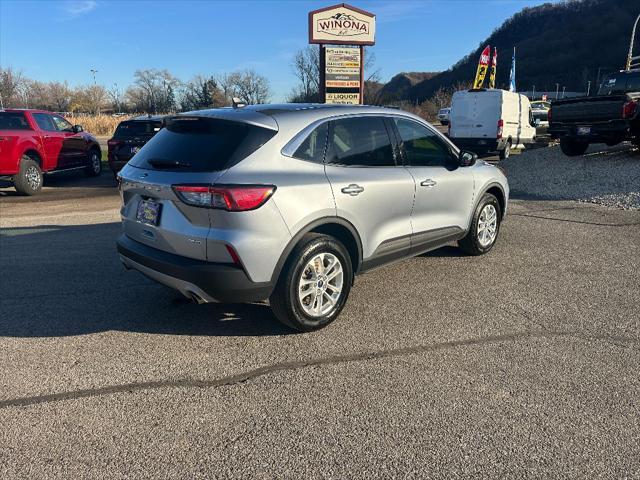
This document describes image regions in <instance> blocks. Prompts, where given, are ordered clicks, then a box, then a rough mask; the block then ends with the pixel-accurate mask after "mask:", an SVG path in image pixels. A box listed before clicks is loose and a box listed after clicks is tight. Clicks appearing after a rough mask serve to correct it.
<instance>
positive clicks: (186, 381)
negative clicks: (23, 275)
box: [0, 330, 638, 409]
mask: <svg viewBox="0 0 640 480" xmlns="http://www.w3.org/2000/svg"><path fill="white" fill-rule="evenodd" d="M571 336H573V337H578V338H581V339H584V340H587V341H593V340H604V341H607V340H609V341H610V340H611V339H610V337H607V336H592V335H585V334H584V333H583V332H580V331H570V330H557V331H551V330H537V331H526V332H516V333H510V334H502V335H491V336H488V337H481V338H470V339H465V340H454V341H450V342H442V343H434V344H429V345H415V346H410V347H402V348H396V349H390V350H379V351H373V352H362V353H353V354H347V355H334V356H329V357H323V358H316V359H309V360H300V361H293V362H281V363H276V364H272V365H266V366H264V367H259V368H255V369H252V370H248V371H246V372H242V373H238V374H235V375H229V376H225V377H221V378H218V379H215V380H198V379H192V378H182V379H175V380H158V381H152V382H133V383H126V384H121V385H111V386H106V387H99V388H89V389H81V390H74V391H69V392H60V393H51V394H46V395H34V396H29V397H21V398H12V399H8V400H2V401H0V409H2V408H9V407H26V406H31V405H38V404H42V403H52V402H60V401H64V400H75V399H79V398H88V397H99V396H105V395H113V394H117V393H127V392H128V393H133V392H138V391H142V390H158V389H164V388H216V387H224V386H233V385H238V384H241V383H244V382H248V381H250V380H254V379H256V378H258V377H262V376H265V375H268V374H272V373H276V372H286V371H294V370H299V369H303V368H308V367H315V366H322V365H337V364H343V363H351V362H360V361H367V360H375V359H381V358H394V357H402V356H407V355H413V354H416V353H424V352H434V351H439V350H446V349H450V348H459V347H469V346H476V345H485V344H491V343H501V342H509V341H518V340H526V339H534V338H557V337H571ZM615 340H616V342H617V343H625V344H629V343H631V344H637V343H638V340H636V339H629V338H623V337H619V338H616V339H615Z"/></svg>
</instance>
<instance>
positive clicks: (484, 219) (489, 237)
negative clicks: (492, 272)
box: [478, 204, 498, 248]
mask: <svg viewBox="0 0 640 480" xmlns="http://www.w3.org/2000/svg"><path fill="white" fill-rule="evenodd" d="M497 230H498V211H497V210H496V207H495V206H493V205H492V204H488V205H485V206H484V208H483V209H482V211H481V212H480V219H479V221H478V243H480V245H481V246H482V247H483V248H486V247H488V246H489V245H491V244H492V243H493V242H494V241H495V239H496V234H497Z"/></svg>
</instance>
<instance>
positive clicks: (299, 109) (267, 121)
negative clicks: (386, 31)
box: [179, 103, 418, 130]
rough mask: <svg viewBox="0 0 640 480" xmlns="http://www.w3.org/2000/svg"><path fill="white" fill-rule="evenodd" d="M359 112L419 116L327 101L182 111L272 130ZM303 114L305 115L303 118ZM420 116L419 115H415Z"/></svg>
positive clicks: (390, 109) (368, 106) (189, 114)
mask: <svg viewBox="0 0 640 480" xmlns="http://www.w3.org/2000/svg"><path fill="white" fill-rule="evenodd" d="M358 113H379V114H389V113H393V114H395V115H404V116H407V117H415V115H413V114H411V113H408V112H404V111H402V110H398V109H395V108H388V107H377V106H373V105H339V104H324V103H275V104H259V105H247V106H246V107H240V108H231V107H224V108H214V109H209V110H196V111H192V112H185V113H181V114H179V115H188V116H198V117H216V118H221V119H225V120H232V121H233V120H235V121H240V122H246V123H249V124H251V125H256V126H260V127H264V128H269V129H271V130H278V123H279V122H288V121H292V120H293V119H295V120H304V121H307V122H312V121H315V120H317V119H321V118H327V117H331V116H335V115H349V114H358ZM301 117H302V118H301ZM415 118H418V117H415Z"/></svg>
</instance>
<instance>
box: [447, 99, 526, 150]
mask: <svg viewBox="0 0 640 480" xmlns="http://www.w3.org/2000/svg"><path fill="white" fill-rule="evenodd" d="M449 138H451V140H452V141H453V142H454V143H455V144H456V145H458V147H460V148H465V149H467V150H471V151H473V152H476V153H488V152H498V154H499V156H500V159H501V160H504V159H506V158H508V157H509V155H510V153H511V149H512V148H524V147H525V145H526V144H530V143H534V142H535V139H536V125H535V121H534V120H533V116H532V112H531V105H530V104H529V99H528V98H527V97H526V96H525V95H522V94H519V93H515V92H508V91H506V90H498V89H489V90H487V89H479V90H468V91H467V90H461V91H458V92H455V93H454V94H453V100H452V102H451V123H450V124H449Z"/></svg>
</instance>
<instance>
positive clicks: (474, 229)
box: [458, 193, 502, 255]
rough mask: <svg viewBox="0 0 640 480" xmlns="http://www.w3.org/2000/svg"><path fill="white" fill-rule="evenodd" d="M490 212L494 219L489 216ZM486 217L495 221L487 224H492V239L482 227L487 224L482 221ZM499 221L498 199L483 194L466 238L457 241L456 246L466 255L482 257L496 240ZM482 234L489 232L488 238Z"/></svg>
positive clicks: (500, 218)
mask: <svg viewBox="0 0 640 480" xmlns="http://www.w3.org/2000/svg"><path fill="white" fill-rule="evenodd" d="M492 210H493V213H494V215H495V217H494V216H493V215H491V212H492ZM486 215H489V218H495V221H490V222H489V225H491V224H493V232H494V233H493V236H492V237H491V235H490V232H491V230H486V229H485V228H484V227H483V225H486V224H487V222H486V221H484V219H485V218H486ZM501 220H502V211H501V209H500V202H498V199H497V198H496V197H495V196H494V195H492V194H490V193H485V194H484V195H483V196H482V198H481V199H480V202H479V203H478V205H477V206H476V209H475V210H474V212H473V218H472V220H471V227H470V228H469V232H468V233H467V235H466V237H464V238H463V239H462V240H459V241H458V246H459V247H460V249H462V251H463V252H465V253H466V254H468V255H484V254H485V253H489V251H490V250H491V249H492V248H493V246H494V245H495V244H496V240H497V239H498V233H499V232H500V221H501ZM482 232H489V236H488V237H487V236H485V233H482ZM487 240H489V241H487Z"/></svg>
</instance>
